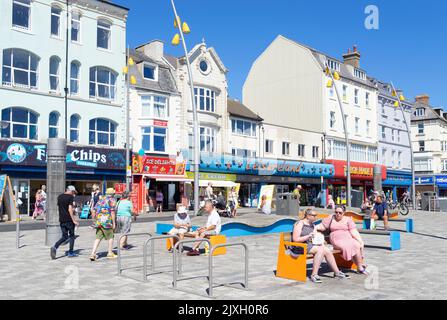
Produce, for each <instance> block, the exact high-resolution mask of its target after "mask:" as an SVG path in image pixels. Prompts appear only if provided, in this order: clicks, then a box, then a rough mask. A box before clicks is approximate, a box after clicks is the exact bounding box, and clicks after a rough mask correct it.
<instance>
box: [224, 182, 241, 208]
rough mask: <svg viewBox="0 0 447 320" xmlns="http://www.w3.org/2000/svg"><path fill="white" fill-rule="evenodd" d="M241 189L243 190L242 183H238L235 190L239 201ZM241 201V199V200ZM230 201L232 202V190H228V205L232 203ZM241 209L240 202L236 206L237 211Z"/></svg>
mask: <svg viewBox="0 0 447 320" xmlns="http://www.w3.org/2000/svg"><path fill="white" fill-rule="evenodd" d="M240 188H241V184H240V183H236V185H235V186H234V189H235V191H236V194H237V198H238V199H239V190H240ZM239 200H240V199H239ZM230 201H231V188H228V192H227V203H230ZM238 208H239V201H238V203H237V204H236V209H238Z"/></svg>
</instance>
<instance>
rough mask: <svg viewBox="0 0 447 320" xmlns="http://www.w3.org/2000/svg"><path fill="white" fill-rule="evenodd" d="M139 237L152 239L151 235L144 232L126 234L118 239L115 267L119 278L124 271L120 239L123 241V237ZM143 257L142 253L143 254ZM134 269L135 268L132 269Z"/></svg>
mask: <svg viewBox="0 0 447 320" xmlns="http://www.w3.org/2000/svg"><path fill="white" fill-rule="evenodd" d="M140 236H148V237H149V238H151V237H152V234H151V233H148V232H144V233H128V234H122V235H121V236H120V237H119V238H118V258H117V267H118V275H119V276H120V275H121V274H122V271H123V270H125V269H124V268H122V259H123V257H122V253H121V239H123V237H140ZM146 241H147V240H146ZM143 255H144V253H143ZM134 269H135V268H134Z"/></svg>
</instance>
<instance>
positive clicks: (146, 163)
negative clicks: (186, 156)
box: [132, 154, 186, 176]
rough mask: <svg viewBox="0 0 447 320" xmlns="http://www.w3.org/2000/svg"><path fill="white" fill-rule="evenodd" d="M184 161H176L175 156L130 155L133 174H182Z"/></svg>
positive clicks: (184, 165) (183, 173)
mask: <svg viewBox="0 0 447 320" xmlns="http://www.w3.org/2000/svg"><path fill="white" fill-rule="evenodd" d="M185 168H186V161H181V162H180V161H177V159H176V158H173V157H171V158H161V157H152V156H140V155H138V154H134V155H133V156H132V172H133V173H134V174H148V175H150V174H163V175H175V176H184V175H185Z"/></svg>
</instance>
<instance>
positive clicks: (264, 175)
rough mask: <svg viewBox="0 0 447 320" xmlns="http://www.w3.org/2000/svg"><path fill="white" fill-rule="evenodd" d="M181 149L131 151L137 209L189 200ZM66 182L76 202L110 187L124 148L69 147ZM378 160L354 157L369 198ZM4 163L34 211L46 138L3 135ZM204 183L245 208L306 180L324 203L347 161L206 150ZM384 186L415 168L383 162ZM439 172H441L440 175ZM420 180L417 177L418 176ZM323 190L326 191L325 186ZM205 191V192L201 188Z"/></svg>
mask: <svg viewBox="0 0 447 320" xmlns="http://www.w3.org/2000/svg"><path fill="white" fill-rule="evenodd" d="M185 158H186V157H183V155H182V154H181V153H180V154H179V155H177V156H173V157H166V156H158V157H156V156H149V155H138V154H134V155H133V157H132V176H133V178H132V179H133V186H132V190H133V192H132V193H133V201H134V205H135V206H136V207H137V208H138V210H139V211H152V210H154V208H155V207H156V192H157V191H160V192H161V193H162V194H163V195H164V197H163V209H164V210H174V209H175V208H176V204H177V203H182V204H184V205H187V206H192V205H193V203H192V199H193V192H192V191H193V181H194V173H193V172H192V166H191V165H190V164H189V163H188V162H187V161H185V160H184V159H185ZM66 160H67V184H72V185H74V186H75V187H76V189H77V190H78V191H79V195H78V198H77V202H78V203H84V202H87V201H89V200H90V195H91V192H92V187H93V185H94V184H98V185H100V186H101V188H102V190H103V191H105V189H107V188H108V187H114V186H117V185H120V184H122V183H123V182H124V181H125V174H126V170H125V169H126V166H125V150H124V149H116V148H114V149H111V148H97V147H90V146H75V145H68V146H67V159H66ZM373 168H374V165H373V164H367V163H355V162H353V163H351V180H352V188H353V190H358V191H360V192H362V193H363V195H364V196H365V197H366V196H367V195H368V194H369V193H370V192H371V190H373V189H374V182H373V181H374V172H373ZM0 169H1V172H2V174H6V175H8V176H9V177H10V179H11V183H12V188H13V190H14V192H15V194H16V195H17V197H18V198H20V199H21V200H22V203H23V204H22V205H21V207H20V208H19V210H20V212H21V214H26V213H30V212H32V211H33V204H34V202H35V194H36V192H37V190H38V189H40V188H41V186H42V185H43V184H45V183H46V145H45V144H37V143H28V142H27V143H24V142H20V141H10V140H3V141H2V142H1V144H0ZM199 169H200V187H201V190H202V192H203V191H204V189H205V187H206V186H207V185H208V183H209V182H211V183H212V186H213V189H214V193H215V194H218V193H219V192H222V193H223V194H224V195H227V194H228V192H229V190H230V189H231V188H232V187H236V189H237V191H238V193H239V200H240V205H241V206H242V207H257V206H258V204H259V199H260V191H261V187H262V186H264V185H275V186H276V189H277V190H279V191H280V192H291V191H292V190H293V189H294V188H295V187H296V186H297V185H301V186H302V191H301V195H300V196H301V199H300V200H301V204H302V205H305V206H308V205H315V204H317V198H318V195H319V194H320V196H321V201H319V203H318V204H320V205H321V206H325V205H326V203H327V200H328V196H329V195H332V197H333V199H334V200H335V202H336V203H340V204H343V203H346V163H345V162H344V161H337V160H328V161H326V163H305V162H298V161H282V160H275V159H244V158H237V157H233V156H217V155H216V156H206V155H202V156H201V163H200V167H199ZM381 178H382V185H383V189H384V190H385V192H389V193H390V194H392V195H393V197H394V198H396V199H397V198H398V197H400V195H402V193H403V192H405V191H406V190H408V189H409V188H410V187H411V173H409V172H399V171H387V170H386V168H385V167H383V168H382V177H381ZM431 178H432V179H431V180H430V177H428V178H427V179H421V180H420V183H419V184H418V185H420V186H422V185H423V186H430V185H432V184H433V181H435V182H434V183H436V181H439V182H442V181H444V184H439V186H443V187H444V188H443V189H442V190H445V192H446V194H447V177H445V178H444V180H442V179H436V177H431ZM439 178H441V177H439ZM417 183H418V182H417ZM320 191H321V193H320ZM202 196H203V194H202Z"/></svg>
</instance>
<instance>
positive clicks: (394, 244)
mask: <svg viewBox="0 0 447 320" xmlns="http://www.w3.org/2000/svg"><path fill="white" fill-rule="evenodd" d="M359 233H360V234H369V235H377V236H388V237H389V239H390V247H389V249H390V250H391V251H396V250H400V248H401V247H400V232H399V231H386V230H359Z"/></svg>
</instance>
